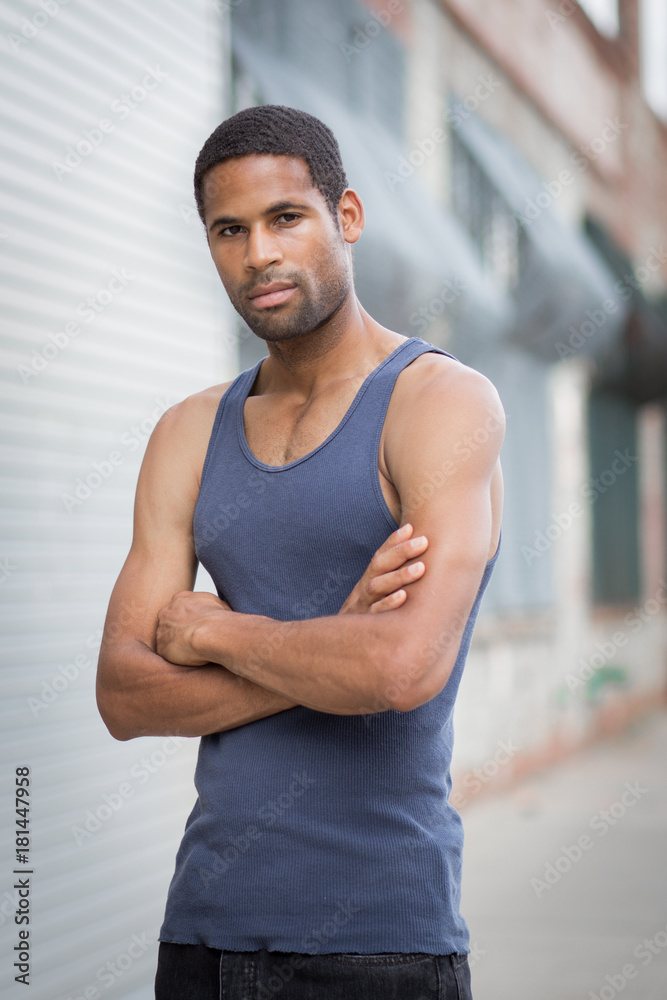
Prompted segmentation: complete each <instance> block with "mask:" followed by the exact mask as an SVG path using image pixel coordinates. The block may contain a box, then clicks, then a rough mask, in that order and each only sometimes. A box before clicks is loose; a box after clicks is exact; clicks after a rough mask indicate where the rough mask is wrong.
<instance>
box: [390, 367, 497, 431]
mask: <svg viewBox="0 0 667 1000" xmlns="http://www.w3.org/2000/svg"><path fill="white" fill-rule="evenodd" d="M387 416H388V417H389V414H388V415H387ZM444 419H446V423H447V426H449V427H461V426H462V425H464V424H466V423H472V424H474V425H478V424H479V423H480V422H481V423H482V424H483V425H484V426H488V427H490V426H491V425H493V426H494V427H496V429H497V431H498V432H502V433H504V430H505V411H504V409H503V405H502V403H501V400H500V396H499V395H498V390H497V389H496V387H495V386H494V384H493V382H491V380H490V379H489V378H487V377H486V375H483V374H482V373H481V372H479V371H477V370H476V369H475V368H470V367H469V366H468V365H464V364H463V363H462V362H461V361H458V360H456V359H455V358H450V357H448V356H447V355H444V354H436V353H435V352H430V353H425V354H420V355H419V357H417V358H415V360H414V361H412V362H411V363H410V364H409V365H407V367H406V368H404V369H403V371H402V372H401V373H400V375H399V377H398V379H397V380H396V385H395V388H394V393H393V396H392V414H391V424H392V427H393V428H394V429H396V430H397V429H398V428H399V427H400V426H405V424H406V423H407V422H410V423H412V425H413V428H414V427H415V424H416V425H417V426H419V425H420V424H423V425H424V430H428V429H429V428H430V426H431V425H432V424H434V423H437V424H438V425H439V426H442V425H443V420H444Z"/></svg>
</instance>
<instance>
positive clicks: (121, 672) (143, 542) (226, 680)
mask: <svg viewBox="0 0 667 1000" xmlns="http://www.w3.org/2000/svg"><path fill="white" fill-rule="evenodd" d="M214 412H215V401H214V400H213V399H211V398H207V396H206V394H202V395H200V396H198V397H192V398H191V399H189V400H186V401H185V402H184V403H181V404H179V405H178V406H176V407H173V408H172V409H171V410H169V411H168V412H167V413H166V414H165V415H164V417H163V418H162V420H161V421H160V423H159V424H158V426H157V427H156V429H155V431H154V434H153V436H152V438H151V442H150V444H149V446H148V448H147V451H146V456H145V458H144V462H143V464H142V468H141V473H140V476H139V482H138V485H137V496H136V501H135V512H134V537H133V541H132V547H131V549H130V553H129V555H128V557H127V559H126V561H125V565H124V566H123V569H122V571H121V573H120V576H119V578H118V581H117V583H116V586H115V587H114V590H113V593H112V596H111V601H110V603H109V610H108V613H107V619H106V622H105V626H104V634H103V638H102V645H101V649H100V657H99V664H98V672H97V703H98V707H99V710H100V713H101V715H102V718H103V719H104V721H105V723H106V724H107V727H108V728H109V731H110V732H111V733H112V735H113V736H115V737H116V738H117V739H127V738H129V737H130V736H142V735H181V736H201V735H203V734H205V733H213V732H219V731H221V730H224V729H228V728H233V727H235V726H238V725H243V724H245V723H248V722H254V721H255V720H256V719H261V718H263V717H265V716H267V715H271V714H273V713H275V712H279V711H284V710H285V709H287V708H292V707H293V706H294V705H295V702H294V701H292V700H291V699H288V698H286V697H285V696H283V695H280V694H277V693H276V692H273V691H269V690H267V689H266V688H263V687H261V686H259V685H258V684H255V683H253V682H252V681H250V680H247V679H245V678H243V677H239V676H238V675H235V674H233V673H231V672H230V671H229V670H226V669H225V668H224V667H223V666H220V665H218V664H213V663H211V664H206V665H204V666H202V667H199V668H197V669H192V668H191V667H184V666H179V665H176V664H173V663H169V662H168V661H166V660H164V659H163V658H162V657H161V656H158V655H157V654H156V652H155V629H156V624H157V615H158V611H159V609H160V608H161V607H163V605H165V604H166V603H168V602H169V601H170V600H171V598H172V596H173V594H174V592H175V591H177V590H181V589H190V588H191V587H192V586H193V585H194V581H195V576H196V570H197V560H196V556H195V552H194V541H193V537H192V514H193V511H194V505H195V501H196V498H197V491H198V469H200V468H201V465H202V463H203V458H204V454H205V451H206V442H207V440H208V434H209V433H210V429H211V426H212V422H213V416H214Z"/></svg>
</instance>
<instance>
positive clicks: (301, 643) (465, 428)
mask: <svg viewBox="0 0 667 1000" xmlns="http://www.w3.org/2000/svg"><path fill="white" fill-rule="evenodd" d="M415 384H416V383H415ZM186 403H188V407H185V408H184V411H185V412H183V413H181V416H180V417H179V418H178V419H172V420H164V418H163V421H161V423H160V424H159V425H158V427H157V428H156V430H155V432H154V433H153V436H152V438H151V441H150V443H149V446H148V449H147V452H146V457H145V459H144V464H143V466H142V470H141V475H140V479H139V486H138V490H137V503H136V506H135V538H134V541H133V545H132V549H131V551H130V555H129V556H128V559H127V561H126V564H125V566H124V567H123V571H122V573H121V576H120V578H119V581H118V583H117V585H116V588H115V590H114V593H113V595H112V599H111V603H110V607H109V615H108V618H107V623H106V626H105V634H104V638H103V643H102V649H101V654H100V666H99V670H98V687H97V692H98V705H99V708H100V712H101V714H102V717H103V718H104V721H105V722H106V724H107V726H108V728H109V730H110V732H111V733H112V735H114V736H115V737H116V738H118V739H130V738H132V737H133V736H139V735H163V734H164V735H167V734H180V735H186V736H187V735H189V736H196V735H203V734H204V733H209V732H218V731H220V730H223V729H226V728H233V727H234V726H237V725H243V724H245V723H247V722H252V721H255V720H256V719H259V718H263V717H265V716H266V715H270V714H273V713H275V712H276V711H282V710H284V709H286V708H291V707H293V706H294V705H295V704H301V705H306V706H307V707H311V708H314V709H317V710H320V711H326V712H332V713H335V714H343V715H345V714H357V713H367V712H375V711H383V710H386V709H388V708H394V709H398V710H400V711H409V710H411V709H412V708H414V707H417V705H419V704H423V703H424V702H425V701H428V700H430V698H432V697H434V695H435V694H436V693H437V692H438V691H439V690H441V688H442V687H443V686H444V684H445V683H446V681H447V678H448V676H449V673H450V672H451V668H452V666H453V664H454V661H455V658H456V654H457V652H458V647H459V644H460V637H461V634H462V631H463V627H464V625H465V621H466V620H467V617H468V614H469V612H470V608H471V607H472V603H473V601H474V598H475V595H476V592H477V588H478V586H479V582H480V579H481V576H482V573H483V570H484V566H485V563H486V560H487V558H488V555H489V547H490V543H491V538H492V522H493V520H494V516H495V519H496V521H497V518H498V511H497V510H494V501H493V495H496V496H497V492H498V491H497V490H496V491H495V494H494V493H493V491H492V490H491V483H492V480H493V479H494V478H495V480H496V482H497V479H498V477H499V475H500V473H499V465H498V453H499V450H500V444H501V442H502V434H503V428H504V421H503V414H502V407H501V406H500V403H499V400H498V398H497V394H496V393H495V390H494V389H493V386H491V383H489V382H488V380H486V379H484V378H483V376H481V375H479V374H478V373H476V372H472V371H471V370H470V369H466V368H465V367H464V366H457V367H456V368H455V369H454V370H452V368H450V367H447V368H446V369H445V368H442V367H440V366H438V365H436V364H434V365H432V366H431V367H430V368H429V369H428V370H427V371H426V372H424V370H422V378H421V381H420V382H419V387H418V391H415V392H414V393H413V396H412V398H411V400H410V417H411V419H410V421H409V422H408V421H405V422H404V424H402V425H401V426H397V427H396V428H395V429H394V431H393V432H392V435H391V437H389V435H388V444H387V449H386V460H387V465H388V467H389V469H390V472H391V477H392V481H393V482H394V484H395V486H396V488H397V490H398V492H399V496H400V499H401V505H402V511H403V518H402V519H403V522H404V524H405V523H408V522H409V523H410V524H411V525H412V528H413V529H414V535H415V536H416V537H417V538H424V537H425V538H426V539H428V542H424V541H422V542H421V543H420V545H421V546H422V550H421V551H418V550H417V549H415V550H411V549H410V547H409V541H410V540H409V539H404V540H403V541H401V540H400V538H398V537H395V536H392V538H391V539H389V540H388V542H387V543H386V544H387V548H386V549H385V553H384V556H381V555H380V554H378V555H379V556H380V561H381V560H382V558H384V559H385V563H384V564H383V565H380V564H379V563H377V562H376V565H375V567H372V566H371V567H369V570H367V573H366V574H364V578H362V581H360V582H359V584H358V585H357V587H356V588H355V590H354V591H353V592H352V594H351V595H350V598H348V601H346V605H345V606H344V608H343V609H341V613H340V614H338V615H335V616H327V617H321V618H316V619H311V620H306V621H295V622H277V621H275V620H272V619H270V618H266V617H265V616H261V615H246V614H239V613H236V612H233V611H232V610H231V609H229V607H228V606H225V604H224V602H221V601H219V600H218V599H217V598H215V597H213V596H212V595H201V594H193V593H192V592H191V588H192V586H193V584H194V576H195V570H196V561H195V557H194V546H193V541H192V511H193V509H194V500H195V499H196V486H195V485H194V478H196V477H194V478H193V480H192V482H191V483H190V488H189V492H188V489H186V488H184V487H183V486H182V485H180V484H182V482H183V472H182V461H181V462H180V463H179V455H180V456H181V459H182V456H183V455H184V454H187V453H189V452H188V448H189V449H190V451H192V441H191V432H190V431H189V430H188V427H190V426H191V424H192V416H193V414H192V412H191V411H192V407H193V406H196V404H190V403H189V401H186ZM181 405H183V404H181ZM205 437H206V436H205V435H203V437H202V441H204V444H202V441H200V442H199V445H200V448H201V447H205ZM195 452H196V449H195ZM199 458H201V455H200V456H199ZM496 504H497V501H496ZM383 548H384V547H383ZM422 554H423V555H424V560H423V562H424V568H423V569H418V571H417V576H416V577H411V576H409V575H408V574H409V572H410V563H409V560H410V558H411V557H414V555H422ZM376 559H377V556H376ZM392 560H393V563H392ZM392 573H398V574H399V575H398V576H394V577H392V576H391V574H392ZM401 574H402V575H401ZM383 576H386V577H387V578H386V579H385V580H384V583H382V581H381V577H383ZM371 581H375V582H374V583H373V584H372V585H371V590H370V591H369V590H368V589H367V588H368V586H369V585H370V584H371ZM397 586H399V587H402V588H403V592H402V595H399V596H396V595H395V591H396V587H397ZM374 587H375V588H376V590H375V593H374V594H373V588H374ZM408 587H409V593H406V590H405V588H408ZM365 588H366V590H365V591H364V589H365ZM382 588H384V589H382ZM355 592H356V593H355ZM378 595H379V596H380V598H381V600H382V602H383V603H379V602H377V596H378ZM371 596H373V597H375V599H376V600H375V605H374V604H373V601H371V600H370V598H371ZM352 611H356V612H358V613H350V612H352ZM371 611H381V612H382V613H381V614H377V613H371ZM267 650H268V652H267ZM223 664H224V666H223Z"/></svg>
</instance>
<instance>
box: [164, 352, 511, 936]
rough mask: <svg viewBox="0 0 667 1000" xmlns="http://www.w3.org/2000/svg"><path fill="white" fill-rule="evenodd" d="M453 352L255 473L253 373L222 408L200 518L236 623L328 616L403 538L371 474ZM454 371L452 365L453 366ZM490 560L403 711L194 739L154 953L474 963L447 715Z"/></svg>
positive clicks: (397, 368)
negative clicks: (430, 690) (422, 955)
mask: <svg viewBox="0 0 667 1000" xmlns="http://www.w3.org/2000/svg"><path fill="white" fill-rule="evenodd" d="M428 351H435V352H437V353H439V354H447V352H446V351H443V350H441V349H440V348H437V347H434V346H433V345H432V344H429V343H428V342H426V341H424V340H422V339H421V338H420V337H410V338H408V339H407V340H405V341H404V342H403V343H402V344H400V345H399V346H398V347H397V348H396V349H395V350H394V351H392V353H391V354H390V355H389V356H388V357H386V358H385V360H384V361H383V362H382V363H381V364H380V365H378V367H377V368H376V369H375V370H374V371H372V372H371V373H370V374H369V375H368V376H367V378H366V379H365V380H364V382H363V384H362V385H361V386H360V388H359V391H358V392H357V394H356V396H355V398H354V400H353V401H352V404H351V405H350V408H349V409H348V411H347V413H346V414H345V416H344V417H343V419H342V420H341V422H340V423H339V425H338V426H337V427H336V429H335V430H334V431H332V432H331V434H330V435H329V436H328V438H327V439H326V440H325V441H324V442H323V443H322V444H321V445H320V446H319V447H318V448H315V449H314V450H313V451H311V452H309V453H308V454H307V455H304V456H303V457H302V458H298V459H296V460H295V461H293V462H289V463H288V464H287V465H281V466H271V465H266V464H264V463H263V462H260V461H258V460H257V459H256V458H255V456H254V455H253V454H252V452H251V451H250V449H249V447H248V443H247V441H246V436H245V431H244V424H243V404H244V401H245V399H246V397H247V396H248V394H249V392H250V390H251V388H252V386H253V385H254V383H255V380H256V378H257V375H258V373H259V368H260V365H261V363H262V362H261V361H259V362H257V364H256V365H255V366H254V367H252V368H249V369H248V370H247V371H244V372H242V373H241V374H240V375H239V376H238V377H237V378H236V379H235V380H234V381H233V382H232V384H231V385H230V386H229V388H228V389H227V391H226V392H225V393H224V395H223V397H222V399H221V401H220V405H219V408H218V411H217V415H216V419H215V423H214V426H213V430H212V433H211V439H210V442H209V445H208V450H207V454H206V458H205V462H204V467H203V472H202V481H201V488H200V492H199V497H198V500H197V504H196V507H195V513H194V538H195V548H196V552H197V556H198V558H199V560H200V562H201V563H202V564H203V565H204V566H205V567H206V569H207V570H208V572H209V573H210V575H211V577H212V579H213V581H214V582H215V585H216V588H217V590H218V594H219V596H220V597H222V598H224V600H226V601H228V603H229V604H230V606H231V607H232V609H233V610H234V611H241V612H246V613H250V614H263V615H269V616H270V617H271V618H275V619H277V620H280V621H293V620H297V619H299V620H300V619H305V618H316V617H319V616H322V615H335V614H337V613H338V611H339V610H340V608H341V606H342V604H343V602H344V601H345V599H346V597H347V596H348V594H349V593H350V591H351V590H352V588H353V586H354V584H355V583H356V582H357V581H358V580H359V578H360V577H361V576H362V574H363V572H364V571H365V569H366V567H367V566H368V563H369V562H370V559H371V556H372V555H373V553H374V552H375V551H376V549H377V548H378V547H379V546H380V545H381V544H382V542H383V541H385V539H386V538H387V537H388V536H389V535H390V534H391V533H392V531H395V530H396V528H397V527H398V525H397V523H396V521H395V519H394V518H393V516H392V514H391V512H390V510H389V508H388V506H387V504H386V502H385V499H384V496H383V494H382V489H381V487H380V481H379V476H378V450H379V443H380V434H381V432H382V426H383V423H384V419H385V414H386V411H387V406H388V404H389V399H390V396H391V393H392V389H393V387H394V384H395V382H396V379H397V377H398V375H399V374H400V372H401V371H402V370H403V369H404V368H405V367H406V366H407V365H409V364H410V362H411V361H413V360H414V359H415V358H417V357H418V356H419V355H421V354H423V353H425V352H428ZM448 356H449V357H452V355H448ZM498 551H499V550H497V551H496V553H495V554H494V556H493V558H492V559H491V560H489V562H488V563H487V565H486V567H485V570H484V574H483V577H482V580H481V583H480V586H479V590H478V593H477V596H476V599H475V602H474V605H473V608H472V610H471V613H470V617H469V619H468V622H467V625H466V628H465V631H464V634H463V637H462V641H461V646H460V651H459V654H458V657H457V660H456V664H455V666H454V669H453V672H452V674H451V676H450V678H449V680H448V682H447V684H446V686H445V687H444V688H443V690H442V691H441V692H440V693H439V694H438V695H437V696H436V697H435V698H433V699H432V700H431V701H429V702H427V703H426V704H424V705H421V706H420V707H418V708H416V709H414V710H413V711H411V712H399V711H394V710H388V711H383V712H375V713H369V714H365V715H333V714H330V713H326V712H319V711H314V710H313V709H310V708H305V707H303V706H297V707H295V708H291V709H287V710H286V711H283V712H279V713H277V714H276V715H272V716H269V717H268V718H265V719H259V720H257V721H256V722H252V723H249V724H247V725H244V726H239V727H238V728H237V729H231V730H228V731H227V732H222V733H214V734H211V735H209V736H203V737H202V738H201V742H200V747H199V756H198V760H197V766H196V771H195V785H196V788H197V792H198V798H197V801H196V803H195V806H194V808H193V810H192V812H191V814H190V816H189V818H188V820H187V823H186V826H185V832H184V835H183V839H182V842H181V845H180V847H179V850H178V854H177V857H176V867H175V872H174V875H173V878H172V881H171V884H170V887H169V892H168V897H167V905H166V914H165V918H164V922H163V924H162V927H161V930H160V940H161V941H171V942H176V943H182V944H206V945H208V946H209V947H212V948H223V949H229V950H233V951H255V950H258V949H266V950H269V951H287V952H292V951H294V952H303V953H308V954H323V953H331V952H361V953H364V954H370V953H374V952H428V953H430V954H448V953H450V952H459V953H464V952H468V951H469V950H470V947H469V931H468V927H467V925H466V923H465V920H464V919H463V917H462V916H461V914H460V912H459V901H460V890H461V852H462V847H463V829H462V824H461V819H460V817H459V814H458V813H457V811H456V810H455V809H454V807H453V806H452V805H450V804H449V802H448V799H449V795H450V793H451V777H450V762H451V756H452V748H453V727H452V713H453V709H454V701H455V698H456V693H457V690H458V686H459V681H460V679H461V673H462V671H463V666H464V662H465V659H466V655H467V652H468V647H469V645H470V640H471V637H472V630H473V626H474V623H475V619H476V617H477V612H478V609H479V604H480V601H481V598H482V594H483V592H484V590H485V588H486V586H487V584H488V582H489V578H490V576H491V572H492V570H493V566H494V564H495V561H496V559H497V557H498Z"/></svg>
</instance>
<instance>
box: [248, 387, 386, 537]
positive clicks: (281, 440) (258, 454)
mask: <svg viewBox="0 0 667 1000" xmlns="http://www.w3.org/2000/svg"><path fill="white" fill-rule="evenodd" d="M362 381H363V380H362V379H360V380H358V381H356V380H346V381H345V383H344V384H342V385H338V386H335V387H330V388H329V389H327V390H326V391H325V392H323V393H322V394H321V395H320V396H318V397H316V398H315V399H313V400H312V401H311V402H309V403H308V404H306V405H304V406H301V407H295V406H288V405H286V404H285V403H284V402H282V403H281V402H278V401H276V400H275V399H274V398H272V397H271V396H270V395H261V396H252V395H249V396H248V397H247V398H246V400H245V403H244V406H243V428H244V431H245V437H246V443H247V445H248V448H249V449H250V451H251V452H252V454H253V455H254V456H255V458H256V459H258V461H260V462H263V463H264V464H265V465H273V466H282V465H287V464H288V463H290V462H295V461H296V460H297V459H299V458H302V457H303V456H304V455H308V454H310V453H311V452H312V451H315V450H316V449H317V448H319V446H320V445H322V444H323V443H324V442H325V441H326V440H327V439H328V438H329V437H330V435H331V434H333V432H334V431H335V430H336V428H338V427H339V425H340V424H341V421H343V420H344V418H345V416H346V414H347V413H348V410H349V409H350V406H351V405H352V403H353V401H354V398H355V396H356V394H357V392H358V390H359V388H360V386H361V384H362ZM391 409H392V401H390V404H389V408H388V410H387V415H386V418H385V421H384V424H383V428H382V434H381V437H380V446H379V448H378V456H377V471H378V479H379V483H380V487H381V489H382V495H383V496H384V499H385V501H386V503H387V506H388V507H389V510H390V511H391V513H392V515H393V516H394V518H395V520H396V521H397V522H398V523H400V519H401V503H400V497H399V495H398V492H397V490H396V488H395V487H394V485H393V483H392V482H391V479H390V477H389V472H388V470H387V466H386V463H385V459H384V444H385V440H386V434H387V430H388V428H389V427H390V426H391V419H392V413H391Z"/></svg>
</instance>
